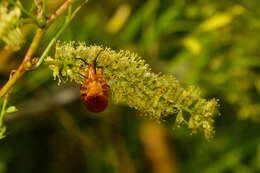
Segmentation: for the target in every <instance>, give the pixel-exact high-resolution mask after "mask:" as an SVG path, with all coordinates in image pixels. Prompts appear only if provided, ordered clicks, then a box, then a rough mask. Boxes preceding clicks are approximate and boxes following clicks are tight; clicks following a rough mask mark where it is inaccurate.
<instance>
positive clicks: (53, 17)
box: [47, 0, 75, 24]
mask: <svg viewBox="0 0 260 173" xmlns="http://www.w3.org/2000/svg"><path fill="white" fill-rule="evenodd" d="M74 1H75V0H67V1H65V2H64V3H63V4H62V5H61V6H60V8H58V9H57V10H56V11H55V12H54V13H53V14H52V15H51V16H50V17H49V19H48V21H47V24H50V23H52V22H53V21H54V20H55V19H56V18H57V17H58V16H60V15H61V14H62V13H63V12H64V10H65V9H67V8H68V6H69V5H70V4H72V3H73V2H74Z"/></svg>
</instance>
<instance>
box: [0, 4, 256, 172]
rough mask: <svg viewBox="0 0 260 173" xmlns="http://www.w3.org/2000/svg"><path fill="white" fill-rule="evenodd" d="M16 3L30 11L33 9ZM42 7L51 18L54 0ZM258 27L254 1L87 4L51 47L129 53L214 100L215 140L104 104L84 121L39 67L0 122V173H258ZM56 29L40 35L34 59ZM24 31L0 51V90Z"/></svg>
mask: <svg viewBox="0 0 260 173" xmlns="http://www.w3.org/2000/svg"><path fill="white" fill-rule="evenodd" d="M21 2H22V3H23V4H24V6H25V7H26V8H27V9H30V5H31V3H32V2H33V1H32V0H22V1H21ZM47 2H48V3H47V6H48V8H49V13H51V12H52V11H53V10H54V9H56V8H57V7H58V6H59V4H61V3H62V0H55V1H54V0H48V1H47ZM80 2H81V1H78V2H77V3H76V4H80ZM259 19H260V1H259V0H250V1H243V0H229V1H227V0H218V1H211V0H146V1H144V0H113V1H107V0H96V1H94V0H89V3H88V4H87V5H86V6H84V7H83V8H82V9H81V10H80V12H79V13H78V14H77V16H76V17H75V20H74V21H73V22H72V23H71V24H70V26H69V27H68V28H67V29H66V31H65V32H64V33H63V34H62V36H61V38H60V39H61V40H63V41H65V40H66V41H67V40H75V41H85V42H86V43H88V44H96V45H103V46H108V47H111V48H112V49H115V50H119V49H127V50H131V51H133V52H136V53H138V54H139V55H140V56H142V57H143V58H144V59H145V60H146V61H147V63H149V64H150V65H151V67H152V69H153V71H154V72H156V73H157V72H163V73H165V74H174V75H175V76H176V78H177V79H178V80H179V81H180V82H181V83H182V85H183V86H188V85H195V86H199V87H200V88H201V90H202V92H203V95H204V97H205V98H208V99H209V98H213V97H216V98H218V99H219V100H220V101H219V103H220V112H221V116H218V117H216V123H215V127H216V136H215V138H214V139H213V140H211V141H207V140H205V139H204V137H203V135H202V134H200V133H199V134H195V135H190V131H188V130H187V129H185V128H176V127H175V126H173V124H172V123H168V122H165V123H162V124H160V125H159V124H156V123H154V122H150V121H149V120H147V119H144V118H142V117H140V116H138V112H136V111H135V110H133V109H131V108H128V107H127V106H126V105H115V104H113V103H112V102H110V105H109V107H108V108H107V109H106V110H105V111H104V112H102V113H100V114H92V113H89V112H87V110H86V109H85V107H84V105H83V104H82V102H81V100H80V97H79V86H78V85H76V84H73V83H67V84H65V85H61V86H58V85H57V81H54V80H53V78H52V74H51V71H50V70H49V69H48V68H47V67H46V66H43V67H41V68H40V69H37V70H36V71H31V72H28V73H27V74H26V75H25V76H24V77H23V78H22V79H21V80H19V82H18V83H17V85H16V87H15V88H14V91H13V94H12V95H11V100H10V102H9V104H10V105H16V106H17V108H18V109H19V112H17V113H15V114H11V115H7V116H6V124H7V127H8V130H7V131H8V132H7V137H6V138H4V139H3V140H0V173H35V172H39V173H54V172H55V173H57V172H59V173H72V172H78V173H85V172H89V173H119V172H120V173H121V172H123V173H135V172H138V173H146V172H147V173H148V172H149V173H150V172H154V173H174V172H179V173H190V172H195V173H222V172H223V173H233V172H234V173H257V172H260V124H259V121H260V51H259V50H260V49H259V48H260V47H259V46H260V33H259V31H260V20H259ZM62 21H63V18H62V17H61V18H60V19H59V20H58V21H57V22H56V23H55V24H54V25H53V26H52V27H51V28H50V29H49V30H48V32H47V34H46V36H45V37H44V40H43V42H42V43H41V47H40V48H39V50H38V52H37V55H38V56H40V55H41V53H42V51H43V50H44V48H45V46H46V45H47V43H48V42H49V41H50V39H51V38H52V37H53V36H54V34H55V32H56V31H57V30H58V29H59V27H60V26H61V24H62ZM34 31H35V27H32V26H26V27H24V28H23V33H24V34H25V35H26V38H27V41H26V43H25V45H24V47H23V49H22V50H20V51H19V52H16V53H12V52H11V53H10V52H5V50H2V51H1V52H0V56H1V57H0V84H1V86H2V85H3V84H4V83H5V82H6V80H7V79H8V76H9V73H10V71H11V70H12V69H15V68H16V67H17V66H18V65H19V63H20V62H21V60H22V57H23V55H24V53H25V51H26V49H27V47H28V45H29V44H30V42H31V39H32V36H33V33H34ZM52 53H53V52H52ZM51 55H53V54H51Z"/></svg>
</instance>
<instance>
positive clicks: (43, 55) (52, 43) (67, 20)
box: [34, 16, 71, 68]
mask: <svg viewBox="0 0 260 173" xmlns="http://www.w3.org/2000/svg"><path fill="white" fill-rule="evenodd" d="M70 21H71V18H70V17H69V16H67V17H66V19H65V21H64V23H63V25H62V27H61V28H60V29H59V31H58V32H57V33H56V34H55V36H54V37H53V38H52V40H51V41H50V42H49V44H48V46H47V47H46V49H45V50H44V52H43V53H42V55H41V57H40V59H39V61H38V62H37V64H36V65H35V67H34V68H38V67H39V66H40V65H41V64H42V62H43V60H44V59H45V58H46V57H47V55H48V53H49V52H50V50H51V48H52V46H53V45H54V43H55V42H56V41H57V39H58V38H59V37H60V35H61V34H62V32H63V31H64V30H65V29H66V28H67V26H68V25H69V23H70Z"/></svg>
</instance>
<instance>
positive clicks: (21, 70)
mask: <svg viewBox="0 0 260 173" xmlns="http://www.w3.org/2000/svg"><path fill="white" fill-rule="evenodd" d="M74 2H75V0H66V1H65V2H64V3H63V4H62V5H61V6H60V7H59V8H58V9H57V10H56V11H55V12H54V13H53V14H52V15H51V16H50V18H49V19H48V21H47V23H48V25H46V26H45V27H44V28H38V29H37V31H36V34H35V36H34V38H33V41H32V43H31V45H30V47H29V49H28V51H27V53H26V55H25V57H24V59H23V61H22V63H21V64H20V65H19V67H18V69H17V70H16V71H15V73H14V75H13V76H12V78H11V79H9V80H8V81H7V82H6V83H5V85H4V86H3V87H2V88H1V90H0V98H1V97H3V96H4V95H5V94H6V93H7V91H8V90H9V89H10V88H11V87H12V86H13V85H14V84H15V83H16V81H17V80H18V79H19V78H20V77H21V76H22V75H23V74H24V72H25V70H26V69H27V65H28V63H30V61H31V59H32V58H33V56H34V53H35V52H36V50H37V48H38V45H39V43H40V41H41V39H42V37H43V34H44V33H45V30H46V29H47V28H48V26H49V25H50V24H51V23H52V22H53V21H54V20H56V19H57V18H58V17H59V16H60V15H61V14H62V13H63V11H64V10H65V9H67V8H68V7H69V6H70V5H71V4H72V3H74ZM73 14H74V13H73ZM72 16H73V15H72Z"/></svg>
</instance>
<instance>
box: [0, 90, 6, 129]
mask: <svg viewBox="0 0 260 173" xmlns="http://www.w3.org/2000/svg"><path fill="white" fill-rule="evenodd" d="M7 100H8V94H7V95H6V96H5V98H4V101H3V104H2V108H1V113H0V128H1V127H2V126H3V119H4V114H5V108H6V105H7Z"/></svg>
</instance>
